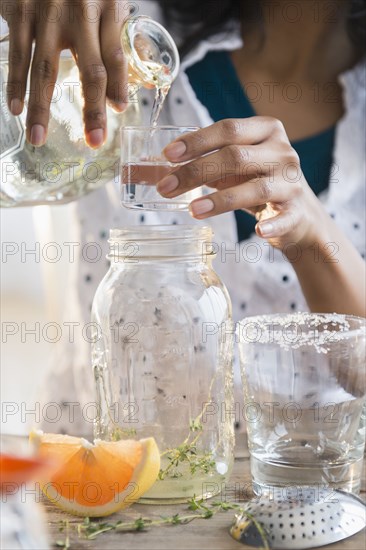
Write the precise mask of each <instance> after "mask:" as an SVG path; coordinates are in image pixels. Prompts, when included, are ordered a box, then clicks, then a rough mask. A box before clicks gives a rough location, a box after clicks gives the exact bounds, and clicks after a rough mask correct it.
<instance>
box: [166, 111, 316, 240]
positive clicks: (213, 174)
mask: <svg viewBox="0 0 366 550" xmlns="http://www.w3.org/2000/svg"><path fill="white" fill-rule="evenodd" d="M164 154H165V156H166V158H167V159H168V160H170V161H172V162H187V164H185V165H183V166H181V167H180V168H178V169H177V170H175V171H174V173H172V174H170V175H169V176H166V177H165V178H164V179H163V180H161V181H160V182H159V183H158V185H157V188H158V191H159V192H160V193H161V194H162V195H163V196H165V197H175V196H177V195H180V194H181V193H185V192H186V191H189V190H190V189H194V188H195V187H199V186H201V185H207V186H209V187H213V188H215V189H216V190H217V191H216V192H214V193H212V194H210V195H208V196H206V197H205V198H201V199H197V200H195V201H193V202H192V203H191V205H190V210H191V214H192V215H193V216H194V217H195V218H198V219H204V218H208V217H210V216H216V215H217V214H222V213H223V212H228V211H230V210H238V209H243V210H246V211H248V212H250V213H251V214H253V215H254V216H255V217H256V219H257V220H258V223H257V225H256V232H257V234H258V235H259V236H260V237H263V238H265V239H267V240H268V241H269V242H271V244H273V246H276V247H278V248H283V247H284V246H286V244H288V243H296V244H300V243H303V242H305V241H306V243H311V240H312V239H314V238H315V230H316V226H317V223H319V215H322V214H321V212H322V209H321V207H320V203H319V201H318V200H317V199H316V197H315V195H314V194H313V193H312V191H311V189H310V187H309V186H308V184H307V182H306V180H305V178H304V176H303V174H302V171H301V168H300V162H299V157H298V155H297V153H296V152H295V150H294V149H293V148H292V147H291V145H290V143H289V140H288V137H287V135H286V132H285V129H284V127H283V125H282V123H281V122H280V121H278V120H276V119H273V118H267V117H252V118H248V119H226V120H222V121H220V122H217V123H215V124H213V125H212V126H209V127H207V128H204V129H202V130H198V131H197V132H193V133H190V134H187V135H186V136H184V137H183V139H182V138H180V139H179V141H178V140H177V141H175V142H173V143H171V144H169V145H168V146H167V147H166V148H165V151H164Z"/></svg>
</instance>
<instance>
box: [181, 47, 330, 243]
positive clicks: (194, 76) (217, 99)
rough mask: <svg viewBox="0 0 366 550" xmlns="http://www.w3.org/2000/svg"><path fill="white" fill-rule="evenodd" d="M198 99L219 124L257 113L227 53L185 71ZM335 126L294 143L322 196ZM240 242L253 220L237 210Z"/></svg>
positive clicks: (215, 54)
mask: <svg viewBox="0 0 366 550" xmlns="http://www.w3.org/2000/svg"><path fill="white" fill-rule="evenodd" d="M186 74H187V76H188V78H189V81H190V83H191V86H192V88H193V89H194V91H195V94H196V96H197V98H198V99H199V100H200V102H201V103H202V104H203V105H204V106H205V107H206V108H207V110H208V112H209V113H210V116H211V118H212V119H213V120H214V121H215V122H217V121H219V120H222V119H224V118H247V117H251V116H255V115H256V113H255V111H254V109H253V106H252V104H251V103H250V101H249V99H248V97H247V95H246V94H245V91H244V90H243V87H242V85H241V83H240V81H239V79H238V77H237V74H236V71H235V68H234V65H233V63H232V61H231V58H230V54H229V52H227V51H213V52H209V53H208V54H207V55H206V57H205V58H204V59H202V60H201V61H199V62H198V63H195V64H194V65H193V66H191V67H189V68H188V69H186ZM334 137H335V126H333V127H332V128H329V129H328V130H325V131H324V132H321V133H320V134H316V135H314V136H311V137H309V138H306V139H302V140H299V141H294V142H292V143H291V145H292V147H293V148H294V149H295V150H296V152H297V154H298V155H299V158H300V163H301V169H302V171H303V173H304V175H305V178H306V180H307V182H308V184H309V185H310V187H311V188H312V190H313V191H314V193H315V194H317V195H319V193H321V192H322V191H324V190H325V189H327V187H328V182H329V177H330V171H331V166H332V162H333V148H334ZM235 218H236V223H237V229H238V239H239V241H242V240H244V239H247V238H248V237H249V236H250V235H251V233H253V231H254V227H255V224H256V221H255V219H254V217H253V216H251V215H250V214H248V213H247V212H244V211H243V210H237V211H236V212H235Z"/></svg>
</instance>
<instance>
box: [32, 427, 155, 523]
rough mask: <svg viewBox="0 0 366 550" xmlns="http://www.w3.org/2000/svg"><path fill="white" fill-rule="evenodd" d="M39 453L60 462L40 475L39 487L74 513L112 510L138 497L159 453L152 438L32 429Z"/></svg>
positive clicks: (147, 486) (149, 481)
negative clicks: (99, 436) (104, 437)
mask: <svg viewBox="0 0 366 550" xmlns="http://www.w3.org/2000/svg"><path fill="white" fill-rule="evenodd" d="M30 441H31V442H32V443H33V444H34V445H36V447H37V448H38V452H39V455H40V456H41V457H42V458H43V457H44V458H47V459H48V460H52V461H53V462H54V463H55V464H57V465H58V466H57V467H56V468H55V469H54V470H53V472H52V474H51V475H49V476H48V477H42V478H41V479H38V481H39V483H40V486H41V489H42V491H43V493H44V494H45V495H46V496H47V497H48V498H49V499H50V500H51V501H52V502H53V503H54V504H55V505H56V506H58V507H59V508H61V509H62V510H64V511H65V512H69V513H70V514H74V515H76V516H88V517H99V516H107V515H109V514H113V513H114V512H116V511H118V510H121V509H123V508H126V507H127V506H129V505H130V504H132V503H133V502H135V501H136V500H138V499H139V498H140V497H141V496H142V495H143V494H144V493H145V492H146V491H148V489H150V487H151V486H152V485H153V484H154V483H155V480H156V478H157V476H158V473H159V469H160V453H159V449H158V447H157V445H156V442H155V440H154V438H152V437H150V438H147V439H141V440H140V441H134V440H121V441H102V440H100V439H96V440H95V441H94V443H90V442H89V441H88V440H86V439H84V438H82V437H73V436H70V435H60V434H47V433H45V434H44V433H43V432H41V431H33V432H31V434H30Z"/></svg>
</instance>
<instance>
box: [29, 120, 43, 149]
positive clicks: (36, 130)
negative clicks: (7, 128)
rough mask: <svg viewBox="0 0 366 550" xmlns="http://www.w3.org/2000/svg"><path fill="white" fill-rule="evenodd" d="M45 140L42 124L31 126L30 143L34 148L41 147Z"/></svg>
mask: <svg viewBox="0 0 366 550" xmlns="http://www.w3.org/2000/svg"><path fill="white" fill-rule="evenodd" d="M45 140H46V130H45V129H44V127H43V126H42V124H33V126H32V128H31V133H30V142H31V144H32V145H34V146H35V147H41V145H43V144H44V142H45Z"/></svg>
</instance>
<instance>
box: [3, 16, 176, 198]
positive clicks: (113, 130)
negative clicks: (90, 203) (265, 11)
mask: <svg viewBox="0 0 366 550" xmlns="http://www.w3.org/2000/svg"><path fill="white" fill-rule="evenodd" d="M121 44H122V48H123V50H124V52H125V55H126V57H127V60H128V63H129V76H128V81H129V88H128V92H129V106H128V108H127V110H126V111H125V112H124V113H116V112H114V111H113V110H112V109H110V108H109V107H107V127H108V130H107V139H106V142H105V144H104V146H103V147H101V148H100V149H98V150H93V149H91V148H89V147H88V146H87V145H86V143H85V140H84V131H83V117H82V109H83V98H82V88H81V83H80V80H79V71H78V68H77V66H76V64H75V62H74V59H73V57H72V56H71V52H68V51H66V52H62V55H61V59H60V65H59V74H58V79H57V82H56V85H55V90H54V93H53V97H52V100H51V108H50V121H49V128H48V137H47V142H46V143H45V145H43V146H42V147H34V146H32V145H31V144H29V143H27V142H26V140H25V124H26V109H27V105H28V99H29V93H28V92H27V94H26V97H25V108H24V110H23V112H22V114H21V115H20V116H17V117H14V116H13V115H12V114H11V113H10V111H9V109H8V106H7V101H6V83H7V79H8V46H9V43H8V41H7V40H2V41H1V43H0V94H1V97H0V146H1V147H0V160H1V192H0V205H1V206H2V207H9V206H26V205H36V204H53V203H63V202H68V201H70V200H73V199H75V198H77V197H78V196H81V195H84V194H86V193H88V192H90V191H93V190H94V189H96V188H98V187H100V186H101V185H103V184H105V183H107V182H108V181H110V180H112V179H113V178H118V177H119V130H120V127H121V126H122V125H123V126H125V125H134V124H138V123H139V121H140V117H139V109H138V96H137V92H138V89H139V87H140V86H143V87H147V88H155V89H156V90H157V92H158V91H159V90H160V89H164V90H165V91H167V89H168V88H169V86H170V84H171V83H172V82H173V80H174V78H175V77H176V75H177V73H178V70H179V55H178V51H177V48H176V46H175V44H174V41H173V39H172V38H171V36H170V35H169V34H168V32H167V31H166V30H165V29H164V27H162V26H161V25H160V24H159V23H157V22H155V21H154V20H152V19H151V18H149V17H146V16H139V17H135V18H129V19H127V21H126V22H125V23H124V25H123V27H122V31H121ZM27 90H29V82H28V85H27Z"/></svg>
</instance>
